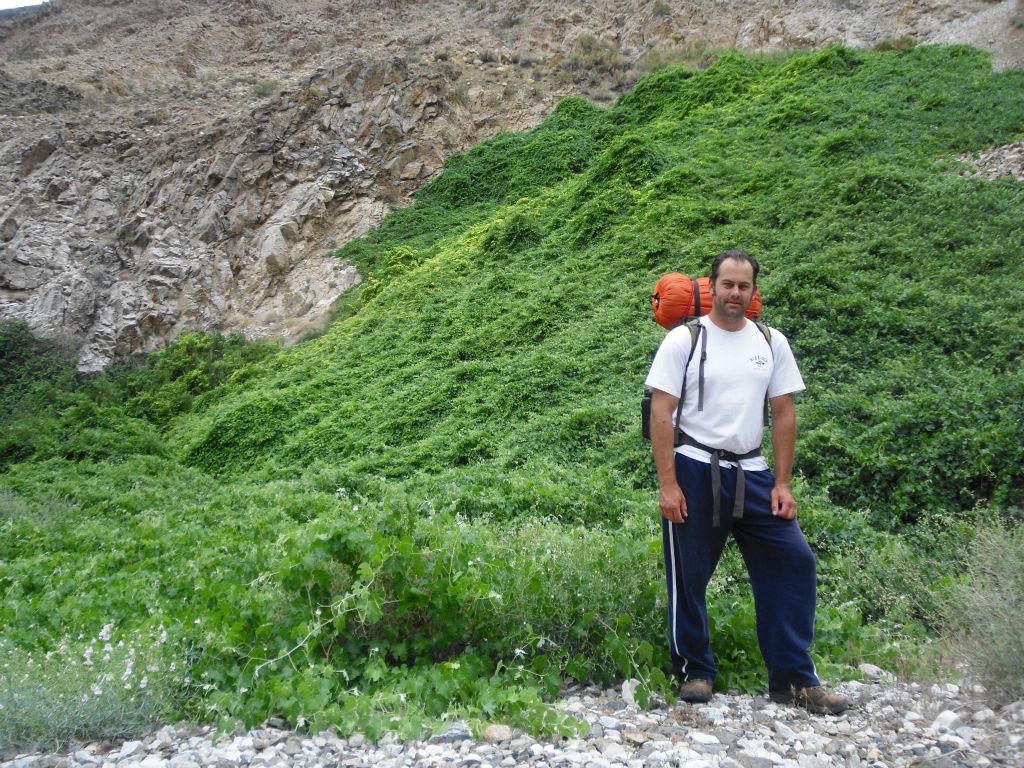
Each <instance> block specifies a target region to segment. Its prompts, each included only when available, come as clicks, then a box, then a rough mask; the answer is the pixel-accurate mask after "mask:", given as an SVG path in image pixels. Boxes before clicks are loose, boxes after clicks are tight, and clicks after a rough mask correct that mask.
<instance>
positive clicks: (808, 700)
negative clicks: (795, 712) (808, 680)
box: [768, 685, 850, 715]
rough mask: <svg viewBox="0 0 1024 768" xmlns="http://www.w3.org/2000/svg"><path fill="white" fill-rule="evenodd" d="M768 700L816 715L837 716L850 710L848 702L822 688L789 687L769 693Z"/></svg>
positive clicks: (817, 686)
mask: <svg viewBox="0 0 1024 768" xmlns="http://www.w3.org/2000/svg"><path fill="white" fill-rule="evenodd" d="M768 698H770V699H771V700H772V701H774V702H776V703H778V704H788V705H790V706H792V707H803V708H804V709H806V710H807V711H808V712H813V713H814V714H816V715H838V714H839V713H840V712H845V711H846V710H847V709H849V708H850V702H848V701H847V700H846V698H845V697H844V696H840V695H839V694H838V693H829V692H828V691H827V690H825V688H824V687H823V686H820V685H811V686H808V687H807V688H796V687H790V688H789V690H787V691H771V692H769V694H768Z"/></svg>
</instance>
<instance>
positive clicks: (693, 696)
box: [679, 677, 711, 704]
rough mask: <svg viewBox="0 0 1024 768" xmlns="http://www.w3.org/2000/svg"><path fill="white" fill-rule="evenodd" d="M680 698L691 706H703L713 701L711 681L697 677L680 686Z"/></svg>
mask: <svg viewBox="0 0 1024 768" xmlns="http://www.w3.org/2000/svg"><path fill="white" fill-rule="evenodd" d="M679 698H680V699H682V700H683V701H688V702H690V703H691V704H702V703H704V702H705V701H711V681H710V680H704V679H703V678H700V677H695V678H693V680H687V681H685V682H684V683H683V684H682V685H680V686H679Z"/></svg>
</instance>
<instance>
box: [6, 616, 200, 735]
mask: <svg viewBox="0 0 1024 768" xmlns="http://www.w3.org/2000/svg"><path fill="white" fill-rule="evenodd" d="M113 629H114V627H113V624H112V623H111V624H107V625H105V626H104V627H103V628H102V629H101V630H100V631H99V633H98V634H97V635H96V636H95V637H93V638H92V639H91V640H88V641H85V640H71V639H65V640H62V641H60V642H59V643H58V644H57V646H56V647H55V648H54V650H52V651H49V652H45V653H44V652H32V651H26V650H23V649H21V648H18V647H16V646H14V645H13V644H12V643H10V642H9V641H8V640H6V639H4V638H3V637H0V658H2V659H3V661H0V744H4V745H5V746H14V747H21V748H27V749H47V750H56V749H61V748H63V747H64V746H65V745H66V744H67V743H68V742H70V741H71V740H72V739H78V740H88V741H92V740H95V739H126V738H130V737H133V736H138V735H141V734H142V733H143V732H145V731H147V730H149V729H151V728H152V727H153V726H154V725H158V724H161V723H163V722H166V720H167V719H168V718H169V717H171V715H172V713H173V712H174V709H175V696H176V694H177V692H178V691H180V690H181V689H182V688H183V686H182V681H183V679H184V678H185V676H186V670H185V669H184V668H183V665H182V662H181V660H178V661H175V659H174V655H173V652H171V650H170V648H169V646H168V645H167V642H166V641H167V633H166V631H164V630H163V628H162V627H160V628H157V629H156V630H154V631H152V632H142V633H140V632H133V633H126V634H124V635H119V634H115V633H114V631H113Z"/></svg>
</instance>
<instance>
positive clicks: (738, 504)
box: [681, 432, 761, 528]
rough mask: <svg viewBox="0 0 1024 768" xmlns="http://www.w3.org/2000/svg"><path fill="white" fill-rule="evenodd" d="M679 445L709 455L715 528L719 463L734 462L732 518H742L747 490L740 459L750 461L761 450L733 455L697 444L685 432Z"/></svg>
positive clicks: (758, 454) (717, 515)
mask: <svg viewBox="0 0 1024 768" xmlns="http://www.w3.org/2000/svg"><path fill="white" fill-rule="evenodd" d="M681 445H689V446H692V447H694V448H699V449H700V450H702V451H707V452H708V453H710V454H711V495H712V496H713V497H714V511H713V515H712V525H713V526H714V527H715V528H717V527H718V526H719V522H720V515H719V510H720V508H721V506H722V499H721V496H722V470H721V467H720V466H719V461H720V460H721V459H725V460H726V461H734V462H736V470H737V474H736V495H735V498H734V500H733V505H732V516H733V517H734V518H736V519H739V518H742V517H743V502H744V500H745V499H744V497H745V491H746V489H747V481H746V478H744V476H743V464H741V463H740V462H741V460H742V459H752V458H754V457H755V456H760V455H761V449H760V448H755V449H754V450H752V451H747V452H746V453H733V452H732V451H723V450H721V449H720V448H712V447H710V446H707V445H704V443H699V442H697V441H696V440H694V439H693V438H692V437H690V436H689V435H688V434H686V433H685V432H684V433H683V441H682V443H681Z"/></svg>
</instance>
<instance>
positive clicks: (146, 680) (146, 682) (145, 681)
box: [139, 675, 149, 691]
mask: <svg viewBox="0 0 1024 768" xmlns="http://www.w3.org/2000/svg"><path fill="white" fill-rule="evenodd" d="M147 685H149V678H148V677H146V676H145V675H143V676H142V679H141V680H139V690H140V691H144V690H146V686H147Z"/></svg>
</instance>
